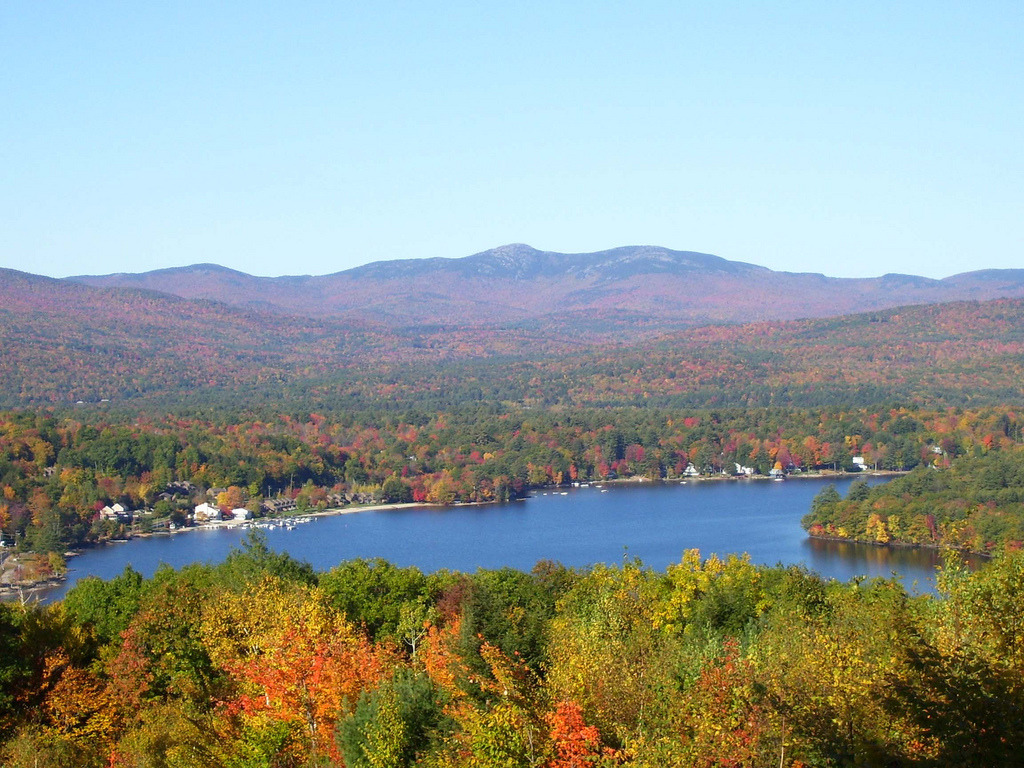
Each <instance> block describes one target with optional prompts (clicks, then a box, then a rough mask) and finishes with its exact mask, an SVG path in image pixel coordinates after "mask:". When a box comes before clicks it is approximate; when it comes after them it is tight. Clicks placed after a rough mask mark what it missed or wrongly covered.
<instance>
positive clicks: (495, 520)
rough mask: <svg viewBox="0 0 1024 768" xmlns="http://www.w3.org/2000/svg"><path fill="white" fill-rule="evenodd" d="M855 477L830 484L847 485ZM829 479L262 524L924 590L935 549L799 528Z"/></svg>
mask: <svg viewBox="0 0 1024 768" xmlns="http://www.w3.org/2000/svg"><path fill="white" fill-rule="evenodd" d="M851 482H852V480H849V479H846V480H840V481H837V482H835V483H834V484H835V485H836V487H837V489H838V490H839V491H840V493H844V494H845V492H846V489H847V488H848V487H849V484H850V483H851ZM871 482H880V481H879V480H877V479H872V480H871ZM827 484H828V481H824V480H818V479H799V480H788V481H786V482H784V483H777V482H767V481H756V480H743V481H736V482H697V483H694V482H690V483H687V484H685V485H683V484H680V483H678V482H676V483H658V484H639V483H637V484H632V483H631V484H606V485H604V486H603V488H602V487H596V486H590V487H586V488H573V489H570V490H567V491H566V492H561V491H548V492H547V493H545V492H544V491H538V492H536V494H535V495H534V496H533V497H532V498H529V499H526V500H524V501H518V502H513V503H510V504H502V505H482V506H456V507H449V508H445V509H441V508H432V507H409V508H403V509H398V510H381V511H367V512H358V513H355V514H346V515H336V516H331V517H321V518H317V519H316V520H315V521H314V522H312V523H309V524H307V525H300V526H297V527H296V528H295V529H294V530H290V531H288V530H274V531H266V534H267V539H268V543H269V545H270V546H271V547H272V548H273V549H275V550H278V551H287V552H289V553H290V554H291V555H293V556H294V557H296V558H298V559H301V560H306V561H308V562H310V563H311V564H312V565H313V566H314V567H315V568H317V569H318V570H328V569H330V568H332V567H333V566H335V565H337V564H338V563H339V562H341V561H343V560H349V559H352V558H357V557H364V558H371V557H383V558H385V559H387V560H389V561H391V562H392V563H395V564H396V565H400V566H409V565H415V566H417V567H419V568H420V569H422V570H424V571H428V572H429V571H434V570H437V569H440V568H449V569H453V570H459V571H474V570H476V569H477V568H500V567H502V566H512V567H514V568H519V569H523V570H529V569H530V568H532V567H533V566H534V564H535V563H536V562H537V561H538V560H545V559H546V560H557V561H559V562H561V563H564V564H565V565H570V566H584V565H589V564H592V563H598V562H602V563H617V562H621V561H622V559H623V558H624V557H628V558H634V557H638V558H640V559H641V560H642V561H643V562H644V563H645V564H647V565H649V566H651V567H653V568H657V569H663V568H665V567H666V566H667V565H669V564H671V563H675V562H678V561H679V560H680V558H681V557H682V553H683V550H685V549H689V548H697V549H700V551H701V553H702V554H704V555H708V554H711V553H712V552H714V553H716V554H718V555H720V556H724V555H728V554H730V553H737V554H738V553H742V552H746V553H749V555H750V557H751V559H752V560H753V561H754V562H755V563H761V564H766V565H775V564H776V563H783V564H793V563H800V564H803V565H805V566H807V567H808V568H810V569H811V570H814V571H817V572H818V573H820V574H822V575H823V576H826V577H830V578H837V579H840V580H844V581H845V580H847V579H850V578H852V577H855V576H860V575H866V576H891V575H892V574H893V572H896V573H898V574H899V575H900V577H901V578H902V579H903V580H904V583H905V584H907V586H908V587H909V588H911V589H914V590H915V591H928V590H931V589H932V584H933V582H934V573H935V566H936V564H937V560H936V556H935V554H934V553H932V552H929V551H921V550H909V549H895V550H890V549H886V548H882V547H871V546H866V545H856V544H843V543H835V542H824V541H814V540H811V539H808V538H807V536H806V534H805V533H804V531H803V529H802V528H801V527H800V518H801V517H802V516H803V515H804V514H805V513H806V512H807V511H808V510H809V509H810V504H811V499H813V498H814V495H815V494H816V493H818V492H819V491H820V490H821V489H822V488H823V487H824V486H825V485H827ZM244 536H245V532H244V531H241V530H238V529H227V528H225V529H217V530H197V531H192V532H188V533H183V534H180V535H175V536H156V537H152V538H148V539H136V540H133V541H129V542H125V543H118V544H110V545H107V546H104V547H99V548H97V549H94V550H89V551H87V552H85V553H84V554H82V555H80V556H78V557H75V558H72V559H71V560H70V561H69V563H68V564H69V566H70V573H69V576H68V580H67V582H66V583H65V584H64V585H62V586H61V587H59V588H57V589H55V590H52V591H51V592H50V593H48V594H47V595H46V596H45V599H48V600H50V599H59V598H61V597H62V596H63V595H64V593H65V592H66V591H67V590H68V589H69V588H70V587H71V586H72V585H73V584H74V582H75V581H76V580H77V579H79V578H82V577H83V576H86V575H90V574H94V575H97V576H100V577H102V578H110V577H112V576H116V575H117V574H119V573H120V572H121V571H122V570H123V569H124V566H125V565H126V564H128V563H130V564H131V565H132V567H134V568H135V569H136V570H138V571H140V572H141V573H143V574H144V575H146V576H150V575H152V574H153V572H154V571H155V570H156V568H157V567H158V566H159V564H160V563H167V564H168V565H171V566H174V567H181V566H183V565H187V564H189V563H193V562H209V563H215V562H219V561H220V560H222V559H223V558H224V557H225V556H226V555H227V554H228V553H229V552H230V551H231V549H232V547H237V546H238V545H239V544H240V542H241V541H242V538H243V537H244ZM915 584H916V585H917V586H916V587H915Z"/></svg>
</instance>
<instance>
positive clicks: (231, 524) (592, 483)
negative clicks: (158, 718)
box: [0, 470, 991, 601]
mask: <svg viewBox="0 0 1024 768" xmlns="http://www.w3.org/2000/svg"><path fill="white" fill-rule="evenodd" d="M904 474H907V473H906V472H902V471H899V470H877V471H876V470H869V471H865V472H858V473H852V472H838V471H835V472H834V471H828V470H826V471H825V472H801V473H798V474H792V475H786V476H785V480H787V481H788V480H828V479H837V480H840V479H848V478H850V477H857V476H861V475H863V476H865V477H895V476H898V475H904ZM730 481H732V482H739V481H754V482H774V481H775V478H773V477H769V476H766V475H757V476H744V475H724V474H718V475H698V476H695V477H680V478H671V479H665V478H659V479H657V480H655V479H652V478H650V477H646V476H643V475H639V476H635V477H626V478H618V477H617V478H614V479H609V480H589V481H587V482H586V483H585V484H584V483H578V484H576V483H570V484H569V485H547V486H538V487H536V488H531V489H529V490H528V492H527V493H528V495H526V496H523V497H520V498H518V499H514V500H512V501H524V500H526V499H528V498H530V497H531V496H534V495H537V494H538V492H540V491H543V492H544V493H551V492H558V491H559V489H569V490H578V489H580V488H585V487H590V488H594V487H597V486H600V485H623V486H628V485H638V484H640V485H654V484H662V485H684V484H689V483H720V482H730ZM498 503H500V502H498V501H496V500H495V501H471V502H456V503H454V504H436V503H435V504H431V503H428V502H417V501H410V502H392V503H385V504H368V505H363V506H348V507H330V508H327V509H322V510H315V511H309V512H302V513H297V514H292V515H281V516H276V517H262V518H258V519H253V520H221V521H219V522H215V523H202V524H199V525H190V526H185V527H182V528H176V529H174V530H164V531H158V532H152V531H151V532H147V533H135V534H132V535H131V536H130V537H128V538H127V539H106V540H104V541H99V542H96V543H95V544H92V545H90V546H88V547H80V548H77V549H74V550H70V551H68V552H65V553H64V557H65V558H73V557H76V556H78V555H80V554H82V553H83V551H87V550H89V549H93V548H95V547H99V546H109V545H112V544H125V543H128V542H130V541H131V540H132V539H135V538H140V539H146V538H151V537H154V536H176V535H178V534H182V533H190V532H195V531H203V530H219V529H229V530H230V529H235V528H253V527H261V526H260V525H259V523H264V524H267V523H273V522H275V521H279V520H287V519H300V518H310V519H315V518H319V517H334V516H337V515H352V514H357V513H359V512H386V511H389V510H395V509H409V508H429V509H447V508H450V507H468V506H489V505H492V504H498ZM807 535H808V537H809V538H815V539H819V540H823V541H841V542H846V543H849V544H872V545H874V546H882V547H887V546H895V547H897V548H898V547H908V548H932V549H935V550H937V551H938V550H939V549H940V548H938V547H925V546H924V545H916V544H898V545H889V544H881V543H879V542H868V541H855V540H853V539H839V538H836V537H823V536H811V535H810V534H807ZM966 554H970V555H974V554H975V553H966ZM978 556H980V557H991V556H990V555H978ZM65 581H67V576H51V577H48V578H46V579H44V580H41V581H39V582H33V583H31V584H21V585H13V584H11V585H7V584H5V585H2V586H0V601H4V600H8V599H10V598H12V597H14V598H16V597H26V596H28V595H30V594H31V593H32V592H35V591H37V590H40V591H45V590H49V589H52V588H54V587H58V586H60V585H61V584H63V583H64V582H65Z"/></svg>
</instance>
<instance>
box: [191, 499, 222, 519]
mask: <svg viewBox="0 0 1024 768" xmlns="http://www.w3.org/2000/svg"><path fill="white" fill-rule="evenodd" d="M192 519H193V520H195V521H196V522H197V523H205V522H209V521H211V520H221V519H222V517H221V513H220V507H218V506H216V505H215V504H208V503H207V502H205V501H204V502H203V503H202V504H196V506H195V509H194V510H193V511H192Z"/></svg>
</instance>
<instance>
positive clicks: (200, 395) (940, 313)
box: [0, 271, 1024, 411]
mask: <svg viewBox="0 0 1024 768" xmlns="http://www.w3.org/2000/svg"><path fill="white" fill-rule="evenodd" d="M0 299H2V301H0V344H2V345H3V349H4V354H3V356H2V358H0V406H4V407H13V406H19V405H28V404H41V405H71V404H74V403H75V402H76V401H79V400H81V401H84V402H86V403H95V402H98V401H101V400H111V401H114V402H116V403H122V404H125V403H126V404H128V405H130V406H133V407H134V406H137V407H139V408H148V409H156V410H158V411H159V410H164V409H167V408H173V407H176V406H180V405H182V404H185V403H189V404H193V405H195V404H199V403H204V404H207V403H210V404H226V403H234V402H237V401H238V400H239V399H243V400H244V401H245V402H247V403H256V402H259V403H264V404H267V405H269V406H276V405H278V404H280V403H282V402H290V403H294V402H299V403H302V404H303V405H304V406H306V407H308V408H311V409H316V410H322V409H332V408H349V409H359V410H363V409H367V408H377V407H381V406H382V405H387V406H388V407H396V408H399V409H408V408H427V409H437V410H448V409H451V408H456V407H461V406H462V405H464V404H467V403H473V404H482V403H483V404H490V405H495V406H497V407H501V408H516V407H552V406H560V407H604V406H644V407H649V406H664V407H677V408H678V407H686V408H706V407H744V406H786V407H821V406H829V405H842V406H856V407H862V406H870V405H875V404H878V403H881V402H886V401H893V400H896V401H901V402H905V403H921V404H924V405H926V406H929V407H935V406H940V405H949V406H967V405H981V404H987V405H999V404H1009V403H1013V404H1019V403H1020V401H1021V391H1020V387H1019V382H1020V381H1021V379H1022V375H1024V370H1022V361H1024V300H1022V299H1005V300H996V301H989V302H983V303H976V302H962V303H955V304H942V305H933V306H918V307H904V308H900V309H893V310H884V311H878V312H872V313H869V314H861V315H852V316H846V317H841V318H831V319H821V320H800V321H788V322H773V323H759V324H752V325H717V326H705V327H701V328H694V329H690V330H686V331H679V332H674V333H671V334H668V335H665V334H664V333H663V332H662V331H661V330H659V328H658V325H657V323H656V322H654V321H651V324H650V325H649V326H645V321H644V320H643V319H642V318H636V317H633V318H631V319H630V321H629V323H628V327H629V330H628V331H626V330H623V328H624V325H623V322H624V321H623V318H621V317H618V318H613V319H611V320H609V319H608V318H607V317H606V316H604V315H602V314H600V313H597V314H590V315H587V316H586V317H583V316H575V315H574V316H573V317H572V319H571V321H570V320H567V319H566V318H564V317H563V318H562V319H561V320H551V319H550V318H548V319H546V320H544V321H541V320H531V321H528V322H527V321H524V322H520V323H514V324H506V325H492V326H463V325H457V326H455V327H449V326H444V327H441V326H422V327H413V328H404V329H389V328H386V327H384V326H382V325H380V324H368V323H362V324H353V323H350V322H346V323H343V322H340V321H337V320H330V321H328V320H313V319H309V318H296V317H283V316H280V315H276V314H268V313H262V312H256V311H242V310H238V309H233V308H231V307H228V306H226V305H224V304H218V303H213V302H205V301H186V300H182V299H177V298H174V297H169V296H166V295H162V294H157V293H152V292H146V291H137V290H128V289H99V288H91V287H88V286H83V285H76V284H72V283H67V282H62V281H56V280H49V279H46V278H37V277H33V276H30V275H25V274H23V273H15V272H9V271H8V272H7V273H5V274H4V275H3V280H2V281H0Z"/></svg>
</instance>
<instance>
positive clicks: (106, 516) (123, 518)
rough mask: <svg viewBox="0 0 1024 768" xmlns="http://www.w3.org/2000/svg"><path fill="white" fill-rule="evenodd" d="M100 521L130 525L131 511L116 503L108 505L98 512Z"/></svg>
mask: <svg viewBox="0 0 1024 768" xmlns="http://www.w3.org/2000/svg"><path fill="white" fill-rule="evenodd" d="M100 519H101V520H114V521H116V522H119V523H130V522H131V520H132V511H131V510H130V509H128V507H126V506H124V505H123V504H120V503H116V504H113V505H108V506H106V507H104V508H103V509H101V510H100Z"/></svg>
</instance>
